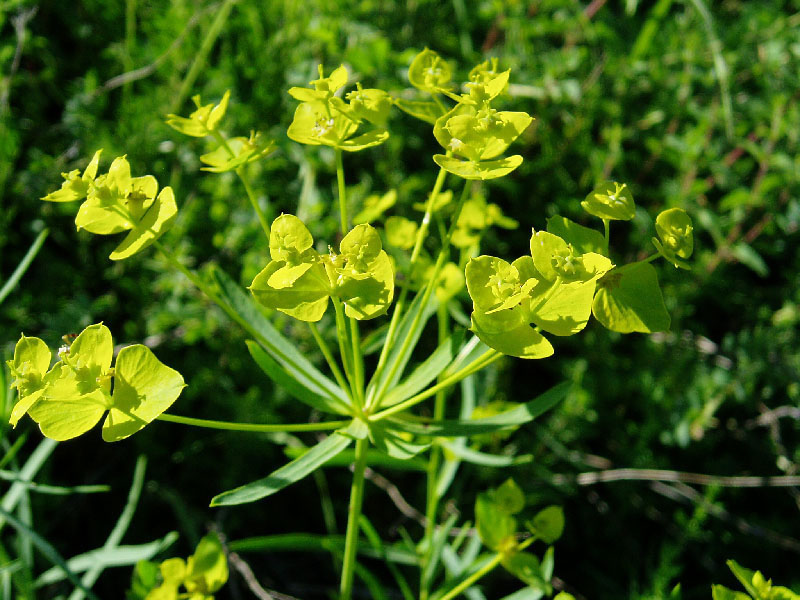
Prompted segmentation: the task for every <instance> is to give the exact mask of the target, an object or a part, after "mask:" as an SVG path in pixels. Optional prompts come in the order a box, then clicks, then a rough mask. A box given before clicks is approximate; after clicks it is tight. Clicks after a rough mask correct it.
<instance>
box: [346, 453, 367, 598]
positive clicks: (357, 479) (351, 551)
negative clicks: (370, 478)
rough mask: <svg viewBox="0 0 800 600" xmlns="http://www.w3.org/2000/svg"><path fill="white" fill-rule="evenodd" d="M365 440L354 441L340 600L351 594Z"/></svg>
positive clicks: (362, 480)
mask: <svg viewBox="0 0 800 600" xmlns="http://www.w3.org/2000/svg"><path fill="white" fill-rule="evenodd" d="M367 446H368V442H367V440H366V439H362V440H357V441H356V462H355V465H354V468H353V484H352V486H351V487H350V508H349V510H348V512H347V532H346V534H345V542H344V564H343V566H342V579H341V583H340V585H339V591H340V595H339V598H340V600H350V599H351V597H352V594H353V574H354V573H355V570H356V550H357V549H358V531H359V523H358V522H359V519H360V518H361V505H362V503H363V500H364V471H365V470H366V467H367Z"/></svg>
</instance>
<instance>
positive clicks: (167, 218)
mask: <svg viewBox="0 0 800 600" xmlns="http://www.w3.org/2000/svg"><path fill="white" fill-rule="evenodd" d="M101 152H102V151H101V150H98V151H97V152H95V154H94V157H93V158H92V160H91V161H90V162H89V166H87V167H86V170H85V171H84V172H83V175H81V174H80V172H79V171H77V170H75V171H71V172H70V173H63V174H62V175H63V177H64V179H65V180H66V181H64V183H63V184H62V186H61V189H60V190H57V191H55V192H53V193H51V194H48V195H47V196H45V197H44V198H42V200H46V201H48V202H72V201H75V200H81V199H84V198H85V199H86V200H85V201H84V203H83V204H81V206H80V208H79V209H78V214H77V216H76V217H75V225H77V227H78V229H85V230H86V231H89V232H91V233H96V234H99V235H110V234H114V233H120V232H123V231H128V232H129V233H128V235H127V236H126V237H125V239H124V240H122V242H121V243H120V244H119V245H118V246H117V247H116V248H115V249H114V251H113V252H112V253H111V255H110V257H109V258H111V260H122V259H125V258H129V257H131V256H133V255H134V254H136V253H137V252H139V251H140V250H142V249H144V248H146V247H147V246H149V245H150V244H152V243H153V242H154V241H155V240H157V239H158V238H159V237H161V235H162V234H164V232H166V231H167V230H168V229H169V228H170V227H171V226H172V223H173V222H174V221H175V217H176V216H177V214H178V206H177V204H176V203H175V195H174V193H173V192H172V188H171V187H165V188H164V189H162V190H161V192H160V193H159V192H158V182H157V181H156V178H155V177H153V176H152V175H144V176H143V177H131V167H130V164H129V163H128V161H127V159H126V158H125V157H124V156H120V157H118V158H115V159H114V161H113V162H112V163H111V166H110V167H109V169H108V173H106V174H104V175H100V176H98V175H97V169H98V165H99V162H100V153H101Z"/></svg>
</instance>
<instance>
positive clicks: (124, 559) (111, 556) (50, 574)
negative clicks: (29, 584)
mask: <svg viewBox="0 0 800 600" xmlns="http://www.w3.org/2000/svg"><path fill="white" fill-rule="evenodd" d="M178 537H179V536H178V533H177V532H176V531H171V532H169V533H168V534H167V535H165V536H164V537H163V538H161V539H160V540H154V541H152V542H149V543H147V544H136V545H133V546H117V547H116V548H111V549H105V548H97V549H96V550H91V551H89V552H84V553H83V554H78V555H77V556H73V557H72V558H70V559H69V560H67V566H68V567H69V568H70V570H71V571H72V572H74V573H83V572H84V571H87V570H88V569H91V568H92V567H93V566H95V565H98V564H100V565H102V566H103V568H107V567H125V566H128V565H135V564H136V563H137V562H139V561H140V560H150V559H151V558H153V557H154V556H155V555H157V554H158V553H159V552H162V551H164V550H166V549H167V548H169V547H170V546H171V545H172V544H174V543H175V542H176V541H177V539H178ZM65 578H66V576H65V575H64V572H63V571H62V570H61V569H59V568H58V567H53V568H51V569H48V570H47V571H45V572H44V573H42V574H41V575H39V577H37V578H36V582H35V583H34V585H35V586H36V587H37V588H38V587H42V586H45V585H52V584H54V583H58V582H59V581H62V580H63V579H65Z"/></svg>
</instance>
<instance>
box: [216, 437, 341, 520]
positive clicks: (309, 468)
mask: <svg viewBox="0 0 800 600" xmlns="http://www.w3.org/2000/svg"><path fill="white" fill-rule="evenodd" d="M346 431H347V430H346V429H345V430H337V431H335V432H334V433H332V434H331V435H329V436H328V437H326V438H325V439H324V440H322V441H321V442H319V443H318V444H317V445H316V446H314V447H313V448H311V449H310V450H309V451H308V452H306V453H305V454H303V455H302V456H300V457H299V458H296V459H294V460H293V461H291V462H290V463H287V464H285V465H284V466H282V467H281V468H279V469H277V470H276V471H274V472H273V473H272V474H270V475H268V476H266V477H264V478H262V479H258V480H257V481H253V482H251V483H248V484H247V485H243V486H240V487H238V488H235V489H232V490H229V491H227V492H222V493H221V494H218V495H217V496H214V498H212V499H211V506H231V505H234V504H247V503H249V502H255V501H256V500H260V499H261V498H266V497H267V496H271V495H272V494H274V493H276V492H279V491H280V490H282V489H283V488H285V487H287V486H289V485H291V484H293V483H294V482H296V481H299V480H301V479H303V478H304V477H305V476H306V475H308V474H310V473H312V472H313V471H315V470H316V469H318V468H319V467H321V466H322V465H324V464H325V463H326V462H328V461H329V460H330V459H332V458H333V457H334V456H336V455H337V454H339V453H340V452H341V451H342V450H344V449H345V448H347V447H348V446H349V445H350V444H351V442H352V441H353V438H352V437H350V436H349V435H345V433H346Z"/></svg>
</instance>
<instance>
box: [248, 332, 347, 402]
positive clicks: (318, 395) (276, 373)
mask: <svg viewBox="0 0 800 600" xmlns="http://www.w3.org/2000/svg"><path fill="white" fill-rule="evenodd" d="M245 343H246V344H247V349H248V350H249V351H250V356H252V357H253V360H255V361H256V363H257V364H258V366H259V367H261V370H262V371H264V373H266V374H267V375H268V376H269V378H270V379H272V380H273V381H274V382H275V383H277V384H278V385H280V386H281V387H282V388H283V389H285V390H286V391H287V392H289V393H290V394H291V395H292V396H293V397H294V398H297V399H298V400H300V402H303V403H304V404H307V405H308V406H310V407H311V408H313V409H315V410H319V411H322V412H329V413H330V412H332V413H336V414H340V415H347V414H350V409H349V407H348V406H347V405H346V404H344V403H343V402H341V401H340V400H338V399H331V398H329V397H328V396H326V395H325V393H324V391H323V390H320V389H319V387H318V386H317V385H316V384H315V383H314V382H313V381H311V380H310V379H309V378H308V376H307V375H306V374H305V373H303V372H301V371H299V370H297V369H286V368H284V367H282V366H281V365H280V364H278V362H277V361H276V360H275V359H274V358H272V357H271V356H270V355H269V354H268V353H267V352H266V350H264V349H263V348H262V347H261V346H259V345H258V344H257V343H255V342H254V341H252V340H247V341H246V342H245Z"/></svg>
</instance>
